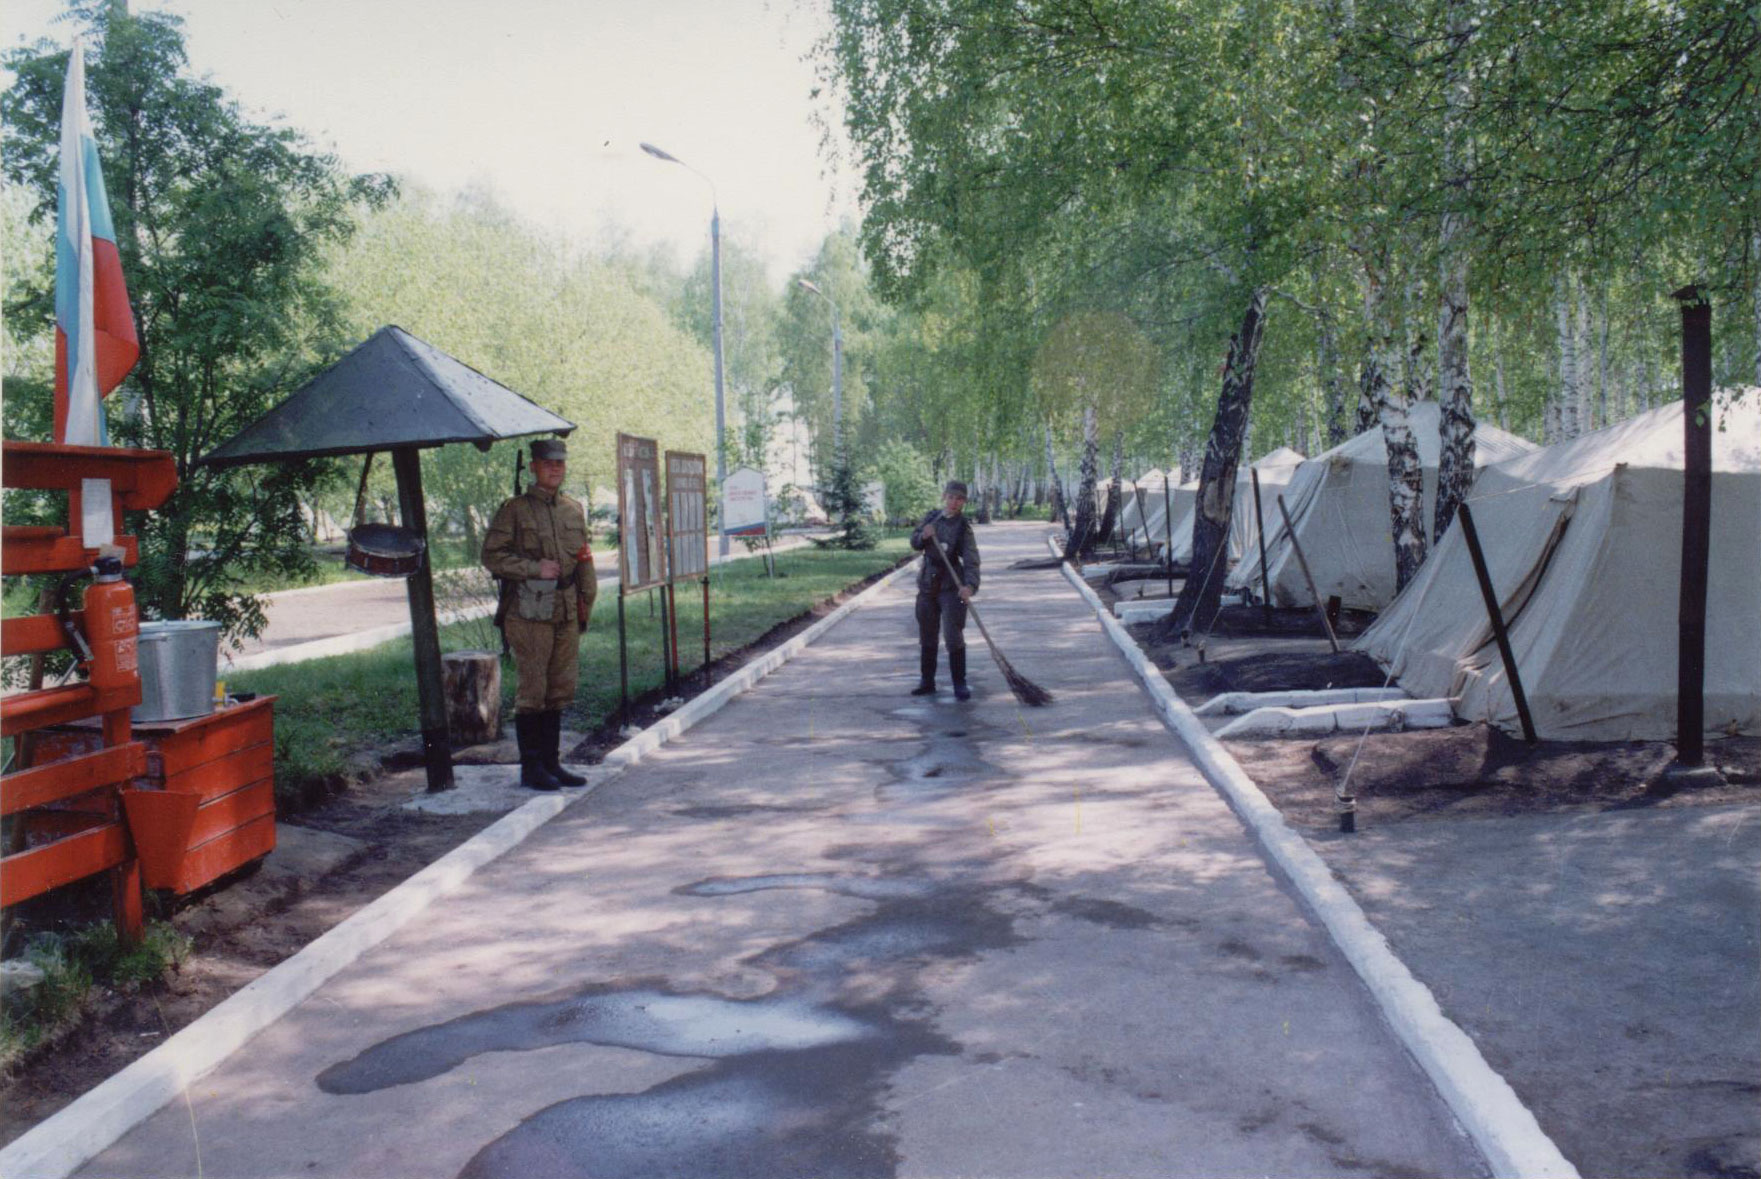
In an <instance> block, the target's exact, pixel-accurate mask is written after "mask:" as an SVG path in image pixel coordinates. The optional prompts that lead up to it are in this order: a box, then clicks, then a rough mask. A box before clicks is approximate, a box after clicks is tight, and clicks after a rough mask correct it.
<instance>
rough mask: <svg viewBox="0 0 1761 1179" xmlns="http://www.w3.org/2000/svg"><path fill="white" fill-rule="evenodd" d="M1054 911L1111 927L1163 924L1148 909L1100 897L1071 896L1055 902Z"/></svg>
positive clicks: (1126, 927) (1150, 926) (1148, 926)
mask: <svg viewBox="0 0 1761 1179" xmlns="http://www.w3.org/2000/svg"><path fill="white" fill-rule="evenodd" d="M1052 911H1053V912H1054V913H1063V914H1065V915H1066V916H1070V917H1075V918H1078V919H1080V920H1083V921H1088V922H1092V923H1093V924H1095V925H1105V926H1107V927H1108V928H1111V929H1150V928H1153V927H1155V926H1158V925H1160V924H1162V919H1161V918H1160V917H1157V916H1156V915H1155V914H1154V913H1151V912H1150V911H1149V910H1148V909H1140V908H1138V907H1137V906H1136V905H1127V904H1122V903H1121V902H1119V901H1108V900H1102V899H1100V898H1099V897H1070V898H1068V899H1067V900H1062V901H1058V902H1056V903H1055V904H1053V905H1052Z"/></svg>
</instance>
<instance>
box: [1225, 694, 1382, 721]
mask: <svg viewBox="0 0 1761 1179" xmlns="http://www.w3.org/2000/svg"><path fill="white" fill-rule="evenodd" d="M1405 699H1408V697H1407V694H1406V689H1404V688H1292V689H1290V690H1288V691H1284V692H1224V693H1221V694H1220V695H1216V696H1212V697H1211V698H1210V699H1209V700H1206V701H1205V702H1204V703H1203V704H1201V705H1199V706H1198V707H1197V708H1195V709H1193V710H1192V713H1193V715H1194V716H1245V715H1247V714H1248V713H1250V712H1252V711H1253V710H1254V709H1256V708H1313V707H1315V706H1316V705H1320V704H1358V703H1361V702H1363V701H1366V700H1405Z"/></svg>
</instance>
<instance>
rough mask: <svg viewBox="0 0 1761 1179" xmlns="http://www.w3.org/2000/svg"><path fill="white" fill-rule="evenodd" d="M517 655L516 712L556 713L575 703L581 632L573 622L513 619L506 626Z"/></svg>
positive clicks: (515, 665)
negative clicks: (557, 710)
mask: <svg viewBox="0 0 1761 1179" xmlns="http://www.w3.org/2000/svg"><path fill="white" fill-rule="evenodd" d="M502 625H503V626H504V627H505V628H506V631H507V639H508V648H509V649H510V650H511V651H513V653H514V675H515V677H516V679H517V680H518V684H517V686H516V688H515V691H514V712H516V713H524V712H553V711H555V710H556V709H559V708H566V707H568V706H569V705H570V704H571V703H573V702H574V699H575V681H576V680H577V679H578V678H579V676H580V666H581V631H580V628H579V627H578V626H576V625H575V623H573V622H532V621H530V620H529V619H525V618H516V617H514V616H513V615H511V614H510V615H509V616H508V617H507V619H506V620H504V622H503V623H502Z"/></svg>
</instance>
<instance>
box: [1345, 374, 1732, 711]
mask: <svg viewBox="0 0 1761 1179" xmlns="http://www.w3.org/2000/svg"><path fill="white" fill-rule="evenodd" d="M1717 405H1718V409H1717V411H1716V412H1717V413H1718V416H1719V419H1720V421H1719V423H1718V426H1717V427H1715V430H1714V433H1713V440H1712V464H1713V477H1712V521H1711V524H1712V537H1711V576H1710V579H1709V582H1710V585H1709V590H1708V598H1707V612H1706V635H1707V642H1706V678H1705V691H1706V732H1707V735H1708V736H1712V735H1726V734H1746V735H1750V736H1754V735H1761V390H1758V389H1750V390H1748V392H1747V394H1746V395H1745V396H1744V398H1743V400H1742V401H1741V402H1740V403H1736V404H1731V403H1730V402H1729V401H1728V400H1727V396H1726V395H1724V394H1721V395H1720V396H1719V398H1718V399H1717ZM1681 415H1682V406H1681V402H1679V401H1678V402H1676V403H1674V404H1673V405H1666V406H1663V407H1662V408H1659V409H1655V410H1651V411H1650V412H1648V413H1644V414H1641V415H1639V416H1638V417H1636V418H1632V419H1630V420H1628V421H1625V422H1621V423H1619V424H1617V425H1614V426H1609V427H1607V428H1606V429H1602V430H1597V431H1595V432H1594V433H1591V434H1585V435H1583V436H1582V437H1579V438H1574V439H1572V440H1571V441H1569V442H1562V443H1559V444H1558V445H1555V446H1550V447H1548V448H1546V449H1545V450H1539V451H1536V452H1534V453H1532V454H1529V455H1525V456H1522V457H1520V458H1516V459H1512V460H1509V461H1506V462H1502V463H1499V464H1497V465H1495V466H1491V467H1487V468H1485V469H1484V470H1482V471H1481V472H1480V475H1479V480H1478V482H1477V484H1476V486H1475V488H1474V494H1473V496H1472V497H1471V498H1470V499H1469V501H1468V502H1469V503H1470V504H1471V505H1472V509H1473V514H1474V523H1475V525H1476V526H1477V529H1478V532H1479V534H1480V540H1481V545H1482V547H1483V548H1484V549H1485V552H1486V563H1487V567H1488V572H1489V574H1490V576H1491V579H1492V585H1493V588H1494V590H1495V591H1496V592H1497V594H1498V598H1499V608H1500V609H1501V610H1502V611H1503V612H1504V616H1505V621H1506V624H1507V626H1508V628H1509V632H1510V642H1511V648H1512V654H1513V655H1514V656H1515V658H1516V665H1517V670H1518V672H1519V674H1520V675H1521V677H1522V681H1523V691H1524V694H1525V695H1526V696H1527V697H1528V701H1529V711H1530V713H1531V714H1532V715H1533V717H1534V720H1535V728H1536V730H1537V731H1538V732H1539V734H1540V735H1541V736H1542V737H1547V738H1556V739H1560V740H1580V741H1590V740H1599V741H1636V740H1668V739H1670V738H1672V737H1674V736H1675V725H1676V713H1675V702H1676V643H1677V632H1676V619H1677V613H1676V612H1677V609H1678V603H1679V598H1680V584H1681V581H1680V579H1681V528H1682V420H1681ZM1357 649H1358V650H1360V651H1364V652H1367V653H1368V654H1369V655H1371V656H1372V657H1374V658H1375V659H1376V660H1377V661H1379V662H1380V663H1382V664H1383V665H1384V666H1385V667H1389V668H1390V669H1391V670H1392V672H1393V673H1394V675H1395V677H1396V678H1397V679H1398V680H1399V681H1400V684H1401V686H1402V687H1404V688H1406V689H1407V691H1408V692H1410V693H1411V694H1412V695H1414V696H1418V697H1443V696H1447V697H1459V698H1460V699H1459V701H1458V702H1457V704H1456V713H1457V715H1459V716H1461V717H1463V718H1465V719H1467V720H1475V721H1480V720H1483V721H1488V722H1490V723H1492V724H1495V725H1498V726H1499V727H1500V728H1503V729H1506V730H1509V731H1511V732H1516V731H1518V728H1519V726H1518V720H1517V713H1516V702H1515V698H1514V697H1513V696H1512V694H1511V691H1510V684H1509V681H1508V679H1507V677H1506V675H1505V671H1504V664H1503V662H1502V660H1501V659H1500V658H1499V655H1498V648H1497V645H1496V643H1494V641H1493V639H1492V627H1491V623H1490V622H1488V621H1487V618H1486V611H1485V607H1484V605H1483V604H1482V599H1481V597H1480V592H1479V587H1478V583H1477V582H1476V580H1475V578H1474V573H1473V566H1472V564H1471V563H1470V560H1469V557H1468V553H1467V545H1466V543H1465V542H1464V541H1463V539H1462V536H1461V530H1460V529H1459V528H1456V527H1451V528H1450V530H1449V532H1448V533H1447V534H1446V535H1445V536H1444V538H1443V542H1442V543H1441V544H1439V545H1438V546H1437V549H1436V551H1435V552H1434V553H1432V555H1431V557H1430V559H1429V560H1428V561H1426V562H1425V566H1424V568H1423V569H1422V570H1421V571H1420V573H1419V576H1418V577H1417V578H1416V579H1415V580H1414V581H1413V583H1412V584H1411V585H1410V586H1408V587H1407V589H1406V592H1405V593H1403V594H1402V595H1401V596H1400V597H1399V598H1398V599H1396V601H1395V602H1394V603H1393V605H1391V606H1390V607H1389V608H1388V609H1387V610H1386V611H1385V612H1384V613H1383V614H1382V617H1381V618H1379V619H1378V620H1377V621H1376V624H1375V625H1374V626H1372V627H1371V628H1370V629H1369V630H1368V631H1366V632H1365V633H1364V635H1363V637H1362V638H1361V639H1359V640H1358V643H1357Z"/></svg>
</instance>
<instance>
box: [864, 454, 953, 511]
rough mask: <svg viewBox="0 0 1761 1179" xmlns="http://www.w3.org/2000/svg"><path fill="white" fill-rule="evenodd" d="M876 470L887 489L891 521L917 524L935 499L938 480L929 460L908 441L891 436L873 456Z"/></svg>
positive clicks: (876, 474) (877, 475) (877, 476)
mask: <svg viewBox="0 0 1761 1179" xmlns="http://www.w3.org/2000/svg"><path fill="white" fill-rule="evenodd" d="M874 473H875V477H876V478H878V479H879V480H880V481H881V482H882V483H883V484H885V486H886V489H887V498H886V504H887V507H886V513H887V522H888V523H890V524H891V523H900V522H906V523H915V522H916V519H917V517H918V516H919V515H921V514H922V513H923V512H926V511H928V510H929V507H930V505H932V504H934V503H935V502H936V498H937V491H938V489H937V487H936V481H935V479H934V477H933V476H931V474H930V469H929V459H927V458H925V457H924V455H923V452H922V451H920V450H918V449H917V448H916V447H915V446H913V445H911V444H910V443H909V442H904V441H901V440H899V439H891V440H889V441H887V442H884V443H882V444H881V446H880V449H879V450H878V451H877V452H876V454H875V458H874Z"/></svg>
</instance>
